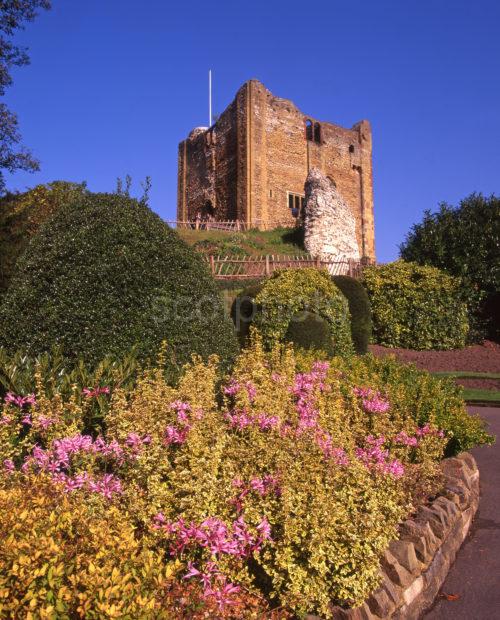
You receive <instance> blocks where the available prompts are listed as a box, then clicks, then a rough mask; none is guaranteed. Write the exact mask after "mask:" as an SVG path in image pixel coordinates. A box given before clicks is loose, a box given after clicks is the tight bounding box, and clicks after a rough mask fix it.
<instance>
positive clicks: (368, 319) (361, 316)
mask: <svg viewBox="0 0 500 620" xmlns="http://www.w3.org/2000/svg"><path fill="white" fill-rule="evenodd" d="M332 280H333V282H334V284H335V285H336V286H337V287H338V288H339V289H340V290H341V291H342V294H343V295H344V297H345V298H346V299H347V302H348V304H349V312H350V313H351V336H352V341H353V343H354V348H355V349H356V353H359V354H360V355H364V354H365V353H367V352H368V345H369V344H370V340H371V337H372V313H371V308H370V300H369V298H368V293H367V292H366V289H365V288H364V286H363V285H362V284H361V282H360V281H359V280H356V278H351V277H350V276H333V278H332Z"/></svg>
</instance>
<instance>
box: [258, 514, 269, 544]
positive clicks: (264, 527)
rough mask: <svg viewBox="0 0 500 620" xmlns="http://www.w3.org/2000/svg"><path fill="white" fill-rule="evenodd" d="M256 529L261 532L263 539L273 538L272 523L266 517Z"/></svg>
mask: <svg viewBox="0 0 500 620" xmlns="http://www.w3.org/2000/svg"><path fill="white" fill-rule="evenodd" d="M255 529H256V530H258V531H259V532H260V535H261V537H262V540H271V525H270V523H269V521H268V520H267V519H266V517H264V518H263V519H262V521H261V522H260V523H259V524H258V525H257V527H256V528H255Z"/></svg>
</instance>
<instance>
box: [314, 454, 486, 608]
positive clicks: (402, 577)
mask: <svg viewBox="0 0 500 620" xmlns="http://www.w3.org/2000/svg"><path fill="white" fill-rule="evenodd" d="M441 468H442V471H443V474H444V477H445V484H444V490H443V492H442V494H441V495H440V496H439V497H438V498H436V499H435V500H434V501H433V502H432V504H431V505H430V506H421V507H420V508H419V509H418V511H417V513H416V514H415V515H414V516H413V517H412V518H410V519H408V520H407V521H405V522H404V523H403V524H402V526H401V528H400V534H401V535H400V538H399V540H395V541H393V542H392V543H391V544H390V545H389V549H388V550H387V551H386V553H385V555H384V557H383V559H382V563H381V564H382V571H381V572H382V582H381V585H380V587H379V588H378V590H376V591H375V592H374V593H373V594H372V595H371V596H370V598H369V599H368V600H367V601H365V603H364V604H363V605H362V606H361V607H357V608H356V609H349V610H345V609H342V608H340V607H335V608H334V609H333V617H334V618H335V620H380V619H384V620H388V619H391V620H417V619H418V618H420V617H421V615H422V614H423V612H424V611H425V610H426V609H428V608H429V607H430V606H431V605H432V603H433V601H434V599H435V597H436V595H437V593H438V592H439V589H440V587H441V586H442V584H443V582H444V580H445V578H446V575H447V574H448V571H449V569H450V567H451V565H452V564H453V562H454V560H455V556H456V554H457V551H458V550H459V548H460V546H461V545H462V543H463V541H464V539H465V537H466V536H467V533H468V531H469V528H470V525H471V522H472V518H473V517H474V514H475V512H476V510H477V508H478V505H479V470H478V468H477V465H476V461H475V460H474V457H473V456H472V455H471V454H469V453H467V452H465V453H463V454H461V455H460V456H458V457H456V458H449V459H445V460H444V461H443V463H442V465H441ZM307 620H320V619H319V618H317V616H308V619H307Z"/></svg>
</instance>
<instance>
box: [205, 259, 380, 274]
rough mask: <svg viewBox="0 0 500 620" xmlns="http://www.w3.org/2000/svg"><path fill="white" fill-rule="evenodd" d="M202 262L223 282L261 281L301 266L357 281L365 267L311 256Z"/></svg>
mask: <svg viewBox="0 0 500 620" xmlns="http://www.w3.org/2000/svg"><path fill="white" fill-rule="evenodd" d="M206 260H207V261H208V263H209V265H210V269H211V271H212V274H213V276H214V277H215V278H217V279H227V280H240V279H241V280H244V279H246V278H265V277H269V276H270V275H272V273H273V272H274V271H276V270H277V269H302V268H304V267H315V268H316V269H327V270H328V272H329V273H330V274H331V275H349V276H352V277H354V278H357V277H359V276H360V275H361V272H362V270H363V267H364V266H365V265H367V264H369V261H367V260H366V259H361V260H353V259H349V258H344V257H339V258H338V259H334V260H326V261H325V260H320V259H317V258H313V257H312V256H269V255H268V256H245V257H241V256H207V257H206Z"/></svg>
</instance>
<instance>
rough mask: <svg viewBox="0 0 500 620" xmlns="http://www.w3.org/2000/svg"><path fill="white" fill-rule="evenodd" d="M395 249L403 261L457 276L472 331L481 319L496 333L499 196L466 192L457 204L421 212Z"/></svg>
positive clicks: (499, 284) (499, 319)
mask: <svg viewBox="0 0 500 620" xmlns="http://www.w3.org/2000/svg"><path fill="white" fill-rule="evenodd" d="M400 253H401V257H402V258H403V259H404V260H407V261H414V262H417V263H420V264H421V265H433V266H434V267H439V268H440V269H444V270H445V271H447V272H448V273H450V274H452V275H455V276H459V277H460V278H461V279H462V282H463V285H464V293H465V295H466V297H468V303H469V308H471V310H472V316H471V319H472V326H473V327H474V328H475V332H476V334H478V330H480V327H481V322H482V321H483V320H485V321H486V323H487V325H486V327H487V328H488V330H489V335H490V336H493V337H496V336H498V335H500V333H499V332H500V328H499V325H498V323H499V322H500V317H498V314H499V313H498V306H497V304H498V302H495V299H496V300H498V298H499V296H500V198H498V197H496V196H494V195H493V196H490V197H489V198H486V197H484V196H482V195H481V194H471V195H470V196H468V197H467V198H465V199H464V200H462V201H461V202H460V204H459V206H458V207H453V206H450V205H448V204H446V203H442V204H441V205H440V206H439V211H438V212H437V213H431V212H430V211H429V210H427V211H425V212H424V218H423V220H422V222H421V223H420V224H415V225H414V226H413V227H412V229H411V230H410V232H409V233H408V235H407V237H406V239H405V241H404V243H403V244H401V246H400ZM494 308H497V310H494ZM495 314H496V315H497V316H496V317H495Z"/></svg>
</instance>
